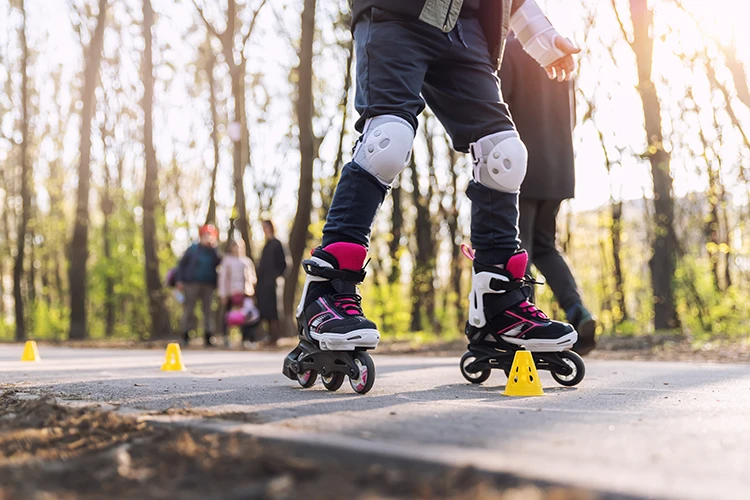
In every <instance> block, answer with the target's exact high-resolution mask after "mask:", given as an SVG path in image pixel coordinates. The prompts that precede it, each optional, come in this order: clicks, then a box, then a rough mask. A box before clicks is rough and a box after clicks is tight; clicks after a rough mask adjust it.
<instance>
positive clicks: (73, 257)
mask: <svg viewBox="0 0 750 500" xmlns="http://www.w3.org/2000/svg"><path fill="white" fill-rule="evenodd" d="M106 19H107V0H99V2H98V12H97V14H96V28H95V30H94V34H93V35H92V37H91V41H90V42H89V44H88V47H86V48H85V49H84V53H85V54H86V55H85V70H84V84H83V88H82V89H81V100H82V101H83V106H82V108H81V134H80V137H81V141H80V148H79V149H80V163H79V167H78V189H77V196H76V203H77V206H76V213H75V225H74V228H73V238H72V240H71V242H70V257H69V273H68V274H69V281H70V330H69V337H70V339H71V340H74V339H75V340H81V339H84V338H85V337H86V333H87V323H86V295H87V287H88V283H87V276H88V267H87V263H88V257H89V248H88V243H89V222H90V216H89V189H90V186H91V166H90V163H91V122H92V117H93V111H94V103H95V101H94V90H95V89H96V86H97V81H98V79H99V63H100V62H101V58H102V46H103V44H104V28H105V25H106Z"/></svg>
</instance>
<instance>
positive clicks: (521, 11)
mask: <svg viewBox="0 0 750 500" xmlns="http://www.w3.org/2000/svg"><path fill="white" fill-rule="evenodd" d="M510 28H511V29H512V30H513V33H515V35H516V38H518V41H519V42H521V45H522V46H523V49H524V50H525V51H526V52H527V53H528V54H529V55H530V56H531V57H532V58H533V59H534V60H535V61H536V62H538V63H539V65H540V66H541V67H543V68H544V69H545V70H546V71H547V76H548V77H549V78H550V79H555V78H557V80H558V81H560V82H562V81H564V80H570V78H571V77H572V73H573V71H575V69H576V62H575V59H573V55H575V54H578V53H579V52H580V51H581V49H579V48H578V47H576V46H575V45H574V44H573V42H571V41H570V40H568V39H567V38H564V37H563V36H562V35H560V34H559V33H558V32H557V30H556V29H555V28H554V26H552V23H550V22H549V19H547V16H545V15H544V12H542V9H541V8H540V7H539V5H538V4H537V3H536V0H514V1H513V5H512V7H511V16H510Z"/></svg>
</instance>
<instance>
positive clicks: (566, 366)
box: [461, 250, 585, 386]
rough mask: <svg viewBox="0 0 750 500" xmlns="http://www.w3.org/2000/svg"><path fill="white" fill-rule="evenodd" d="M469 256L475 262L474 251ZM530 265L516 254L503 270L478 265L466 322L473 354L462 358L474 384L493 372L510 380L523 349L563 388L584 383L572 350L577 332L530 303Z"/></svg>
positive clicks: (464, 371) (521, 253)
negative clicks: (497, 371) (527, 270)
mask: <svg viewBox="0 0 750 500" xmlns="http://www.w3.org/2000/svg"><path fill="white" fill-rule="evenodd" d="M464 253H465V254H466V255H467V256H469V257H470V258H472V259H473V253H471V251H470V250H469V251H468V252H467V251H466V250H465V251H464ZM527 263H528V254H527V253H526V252H525V251H519V252H516V253H515V254H513V255H512V256H511V257H510V258H509V259H508V261H507V262H506V263H505V264H504V265H502V266H488V265H485V264H482V263H479V262H477V261H476V260H474V262H473V272H472V290H471V294H470V295H469V301H470V305H469V321H467V323H466V336H467V337H468V338H469V350H468V352H466V353H465V354H464V355H463V357H462V358H461V373H462V374H463V376H464V377H465V378H466V379H467V380H468V381H469V382H472V383H475V384H480V383H482V382H484V381H485V380H487V379H488V378H489V376H490V372H491V370H492V369H493V368H500V369H502V370H504V371H505V373H506V375H508V374H509V373H510V368H511V366H512V364H513V357H514V356H515V353H516V351H518V350H519V349H526V350H528V351H531V353H532V355H533V357H534V362H535V363H536V367H537V369H538V370H548V371H550V372H551V374H552V377H553V378H554V379H555V380H556V381H557V382H559V383H560V384H562V385H566V386H573V385H576V384H578V383H579V382H580V381H581V380H583V377H584V374H585V366H584V364H583V360H582V359H581V357H580V356H578V355H577V354H576V353H574V352H572V351H570V350H569V349H570V348H572V347H573V345H574V344H575V342H576V340H577V339H578V333H577V332H576V330H575V329H574V328H573V327H572V326H571V325H569V324H567V323H561V322H559V321H552V320H551V319H549V318H548V317H547V315H545V314H544V313H543V312H542V311H540V310H539V309H538V308H537V307H536V306H535V305H534V304H532V303H531V302H529V300H528V298H529V295H530V293H531V286H532V285H533V284H535V282H534V280H533V279H531V278H530V277H528V276H525V273H526V265H527Z"/></svg>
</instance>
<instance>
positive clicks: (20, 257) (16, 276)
mask: <svg viewBox="0 0 750 500" xmlns="http://www.w3.org/2000/svg"><path fill="white" fill-rule="evenodd" d="M18 10H19V13H20V14H21V23H20V26H19V29H18V37H19V41H20V46H21V121H20V125H21V144H20V172H19V174H20V175H19V177H20V179H21V180H20V186H21V216H20V217H19V220H18V232H17V233H16V259H15V264H14V266H13V300H14V302H15V318H16V340H18V341H21V340H24V339H25V338H26V317H25V311H24V296H23V290H22V285H23V281H24V278H25V276H24V261H25V257H26V239H27V238H28V234H27V229H28V225H29V218H30V216H31V189H32V188H31V186H30V181H31V178H32V171H31V166H30V164H29V140H30V139H29V120H30V118H31V117H30V116H29V68H28V66H29V45H28V43H27V40H26V4H25V2H24V0H19V2H18ZM32 244H33V243H32ZM31 267H32V269H33V261H32V266H31ZM26 286H27V287H28V288H31V289H33V287H34V282H33V280H31V282H30V283H29V282H26Z"/></svg>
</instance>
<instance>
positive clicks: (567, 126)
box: [499, 37, 575, 200]
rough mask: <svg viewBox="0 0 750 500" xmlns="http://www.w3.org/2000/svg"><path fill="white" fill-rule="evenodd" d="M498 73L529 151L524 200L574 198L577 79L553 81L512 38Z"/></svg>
mask: <svg viewBox="0 0 750 500" xmlns="http://www.w3.org/2000/svg"><path fill="white" fill-rule="evenodd" d="M499 75H500V81H501V86H502V90H503V98H504V99H505V101H506V102H507V103H508V107H509V108H510V114H511V116H512V117H513V122H514V123H515V124H516V128H517V129H518V133H519V134H520V136H521V140H523V142H524V143H525V144H526V148H527V149H528V150H529V166H528V171H527V173H526V179H525V180H524V182H523V184H522V185H521V198H523V199H530V200H564V199H568V198H573V196H574V195H575V165H574V156H573V125H574V122H575V94H574V91H573V84H572V82H562V83H560V82H558V81H556V80H550V79H549V78H548V77H547V73H546V72H545V71H544V69H542V68H541V67H540V66H539V64H538V63H537V62H536V61H534V60H533V59H532V58H531V56H529V55H528V54H526V52H524V50H523V48H522V47H521V43H520V42H519V41H518V40H516V39H515V38H512V37H511V38H509V39H508V43H507V44H506V47H505V57H504V59H503V64H502V66H501V68H500V72H499Z"/></svg>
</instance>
